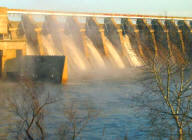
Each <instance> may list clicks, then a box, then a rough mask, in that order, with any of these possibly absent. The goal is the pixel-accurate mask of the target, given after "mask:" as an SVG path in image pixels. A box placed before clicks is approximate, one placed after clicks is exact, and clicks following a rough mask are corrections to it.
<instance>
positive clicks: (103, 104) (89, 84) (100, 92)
mask: <svg viewBox="0 0 192 140" xmlns="http://www.w3.org/2000/svg"><path fill="white" fill-rule="evenodd" d="M136 77H138V75H137V76H136V75H135V74H134V75H133V74H132V76H130V75H129V76H124V77H119V78H108V79H87V80H82V79H79V80H70V81H69V82H68V83H67V84H66V85H64V86H62V85H56V84H50V83H47V84H44V87H45V88H44V90H43V91H42V92H43V93H48V92H49V93H50V96H54V97H56V98H57V99H61V100H59V101H58V102H56V103H54V104H51V105H48V106H47V107H46V110H47V115H46V117H45V120H44V123H45V128H46V131H47V139H50V140H51V139H58V136H57V135H56V134H58V129H59V128H60V127H61V126H62V124H64V122H65V121H66V118H65V113H64V112H65V107H66V106H68V107H69V106H70V105H71V104H75V107H76V108H77V109H78V111H80V112H81V109H82V108H83V106H85V105H88V106H91V107H92V108H94V109H95V110H97V112H98V115H97V116H96V117H95V118H94V119H91V120H90V121H89V123H88V124H87V125H86V127H85V128H84V129H83V131H82V132H81V134H80V135H79V137H78V138H77V139H82V140H121V139H123V138H124V137H125V136H127V137H128V138H129V139H147V136H146V134H145V133H144V132H143V131H142V127H145V125H147V122H146V119H145V118H144V116H145V115H144V114H145V110H142V109H140V108H138V107H137V103H136V102H133V101H132V97H133V96H137V95H138V96H139V94H140V93H141V92H142V91H143V86H142V83H141V82H140V79H139V78H136ZM1 86H3V89H4V90H3V94H4V95H3V94H2V93H1V100H2V101H3V100H4V99H3V98H5V92H7V93H6V94H7V95H6V97H7V96H12V97H13V98H15V99H17V97H15V96H14V95H13V94H12V93H11V92H14V88H15V89H17V87H18V85H17V84H16V83H15V82H7V83H5V82H1ZM5 87H6V88H8V89H6V88H5ZM5 89H6V90H5ZM1 103H2V104H3V105H1V114H2V115H1V122H3V123H1V125H0V128H1V129H2V131H1V132H2V133H1V135H2V136H4V134H3V132H4V131H5V130H7V127H10V126H11V125H14V123H12V120H15V118H16V117H15V116H14V115H12V114H11V113H10V112H9V110H8V109H5V108H4V107H3V106H6V101H5V102H1ZM82 110H83V109H82ZM82 112H83V111H82ZM80 114H81V113H80ZM85 114H86V113H85ZM13 122H14V121H13ZM5 133H6V135H7V133H8V132H7V131H6V132H5ZM8 135H9V134H8Z"/></svg>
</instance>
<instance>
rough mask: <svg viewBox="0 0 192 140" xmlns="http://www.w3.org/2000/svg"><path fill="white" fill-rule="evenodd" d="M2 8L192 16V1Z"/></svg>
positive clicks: (10, 2)
mask: <svg viewBox="0 0 192 140" xmlns="http://www.w3.org/2000/svg"><path fill="white" fill-rule="evenodd" d="M0 6H5V7H8V8H21V9H44V10H45V9H46V10H59V11H67V12H70V11H71V12H97V13H103V12H104V13H126V14H155V15H168V16H191V17H192V0H0Z"/></svg>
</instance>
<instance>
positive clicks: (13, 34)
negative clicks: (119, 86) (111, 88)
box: [0, 8, 192, 79]
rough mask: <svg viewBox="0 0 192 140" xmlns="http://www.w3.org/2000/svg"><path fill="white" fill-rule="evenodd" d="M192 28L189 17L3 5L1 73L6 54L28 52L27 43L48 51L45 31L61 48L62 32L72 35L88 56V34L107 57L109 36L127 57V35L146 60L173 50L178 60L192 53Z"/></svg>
mask: <svg viewBox="0 0 192 140" xmlns="http://www.w3.org/2000/svg"><path fill="white" fill-rule="evenodd" d="M14 14H21V21H18V22H13V21H10V20H8V16H9V15H14ZM33 15H41V16H44V19H45V20H44V21H42V22H37V21H35V20H34V19H33ZM59 16H60V17H62V18H63V17H64V18H65V21H64V22H62V23H59V22H58V20H57V18H58V17H59ZM62 18H61V19H62ZM82 19H84V21H83V20H82ZM117 21H118V22H117ZM119 21H120V22H119ZM191 31H192V18H188V17H163V16H150V15H126V14H96V13H66V12H54V11H38V10H20V9H7V8H0V60H1V61H0V64H1V65H0V66H1V69H0V70H1V72H0V73H2V74H3V75H6V74H5V70H4V65H5V62H6V61H7V60H9V59H13V58H15V57H16V55H21V54H22V55H25V54H26V45H30V46H32V49H33V51H34V52H35V54H36V55H46V49H45V48H44V47H43V46H42V38H41V37H42V35H50V36H51V37H52V39H53V43H54V46H57V47H58V48H60V49H61V48H62V46H63V45H64V44H65V43H63V42H64V41H63V38H62V36H61V34H65V35H67V36H71V38H72V40H73V41H74V43H75V44H76V46H78V47H79V49H80V50H81V51H83V52H84V54H85V56H86V57H87V58H89V52H88V49H87V44H86V41H85V40H86V37H89V39H90V40H91V41H92V42H93V44H94V45H95V47H96V49H97V50H98V52H99V53H100V54H101V56H102V57H106V58H107V57H108V56H109V52H108V48H107V47H106V45H107V44H106V38H107V39H108V40H110V42H111V43H112V44H113V45H114V46H115V49H116V51H117V53H118V54H119V55H120V56H121V57H123V56H124V54H125V53H124V49H125V47H124V42H123V41H124V39H123V37H124V35H127V36H128V37H129V40H130V43H131V46H132V49H133V50H134V52H135V53H136V55H137V56H138V57H139V58H140V59H142V60H143V62H144V63H146V64H148V63H150V62H151V60H153V59H154V58H158V60H159V61H162V62H164V61H165V60H167V58H168V56H170V55H173V56H174V59H175V61H176V62H179V63H183V61H184V58H186V57H188V58H190V59H192V55H191V51H192V41H191V40H192V32H191ZM60 51H62V52H65V50H60ZM65 60H66V59H65ZM65 64H66V63H65ZM125 64H127V63H125ZM65 68H66V67H64V69H65ZM64 79H66V78H64Z"/></svg>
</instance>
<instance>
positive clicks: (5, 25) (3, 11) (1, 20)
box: [0, 8, 67, 83]
mask: <svg viewBox="0 0 192 140" xmlns="http://www.w3.org/2000/svg"><path fill="white" fill-rule="evenodd" d="M7 11H8V9H7V8H0V77H1V78H6V77H7V73H10V72H13V71H15V70H18V69H17V67H15V68H14V69H15V70H13V67H12V66H15V65H17V63H20V62H18V61H17V62H16V61H15V59H17V58H19V57H21V56H25V55H26V47H27V44H28V45H31V46H33V48H34V52H35V53H36V54H37V55H44V50H43V49H42V45H41V41H42V40H41V35H40V34H41V30H42V28H40V27H39V25H37V24H36V23H35V22H34V20H33V18H32V17H31V16H25V15H24V16H22V22H16V21H10V20H8V13H7ZM23 23H24V24H23ZM26 25H27V26H26ZM50 59H53V58H50ZM63 60H64V61H63V65H64V67H63V68H62V72H61V73H62V76H61V81H62V83H65V82H66V80H67V62H66V58H65V59H63ZM10 61H12V62H14V63H11V65H12V66H11V65H10V64H8V63H10ZM39 71H41V70H40V69H39Z"/></svg>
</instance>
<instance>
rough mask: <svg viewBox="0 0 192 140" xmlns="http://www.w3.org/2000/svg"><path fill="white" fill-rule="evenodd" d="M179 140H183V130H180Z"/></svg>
mask: <svg viewBox="0 0 192 140" xmlns="http://www.w3.org/2000/svg"><path fill="white" fill-rule="evenodd" d="M179 140H183V128H179Z"/></svg>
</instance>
